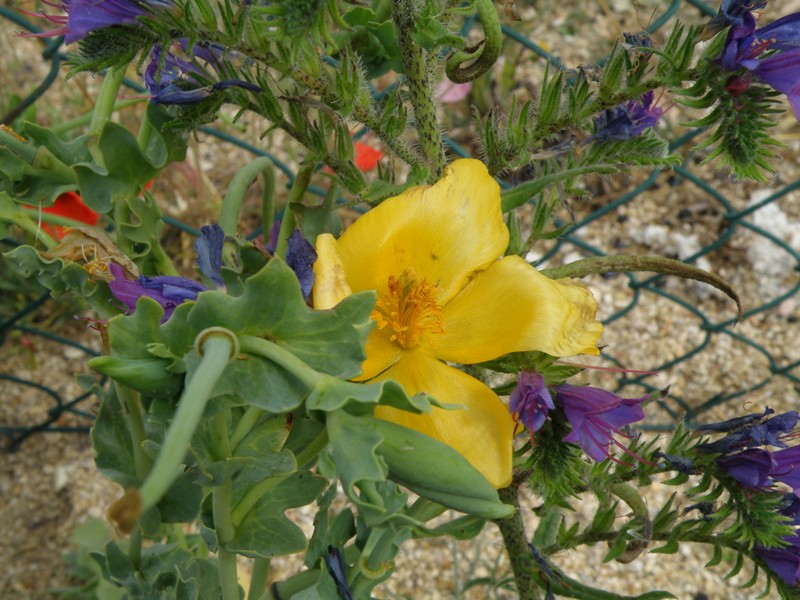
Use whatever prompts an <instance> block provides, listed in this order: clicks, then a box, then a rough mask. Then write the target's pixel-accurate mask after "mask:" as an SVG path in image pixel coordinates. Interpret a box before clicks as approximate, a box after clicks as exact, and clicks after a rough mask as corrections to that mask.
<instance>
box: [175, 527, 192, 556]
mask: <svg viewBox="0 0 800 600" xmlns="http://www.w3.org/2000/svg"><path fill="white" fill-rule="evenodd" d="M172 532H173V535H174V537H175V542H176V543H177V544H178V548H183V549H184V550H188V549H189V543H188V542H187V541H186V534H185V533H184V532H183V523H175V524H174V525H173V528H172Z"/></svg>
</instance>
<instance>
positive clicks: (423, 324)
mask: <svg viewBox="0 0 800 600" xmlns="http://www.w3.org/2000/svg"><path fill="white" fill-rule="evenodd" d="M436 289H437V286H436V285H435V284H432V283H428V281H427V280H425V279H423V280H421V281H420V280H419V279H418V278H417V273H416V271H414V270H413V269H409V270H407V271H404V272H403V274H402V275H400V277H395V276H393V275H392V276H390V277H389V281H388V293H387V294H385V295H381V297H380V298H378V303H377V304H376V306H375V310H374V311H372V319H373V320H374V321H375V322H376V323H377V324H378V329H385V328H387V327H388V328H389V329H391V332H392V333H391V338H390V339H391V341H393V342H397V343H398V344H400V346H402V347H403V348H414V347H415V346H418V345H419V340H420V338H421V337H422V335H423V334H424V333H444V321H443V319H442V307H441V306H439V304H438V303H437V302H436Z"/></svg>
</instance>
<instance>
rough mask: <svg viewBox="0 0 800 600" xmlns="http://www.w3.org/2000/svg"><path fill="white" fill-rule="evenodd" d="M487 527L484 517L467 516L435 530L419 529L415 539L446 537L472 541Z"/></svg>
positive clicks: (415, 531) (415, 533)
mask: <svg viewBox="0 0 800 600" xmlns="http://www.w3.org/2000/svg"><path fill="white" fill-rule="evenodd" d="M485 525H486V519H484V518H483V517H476V516H475V515H465V516H463V517H458V518H456V519H453V520H451V521H448V522H447V523H443V524H442V525H438V526H436V527H433V528H427V527H417V528H416V529H415V530H414V537H438V536H446V537H452V538H455V539H457V540H471V539H473V538H474V537H475V536H476V535H478V534H479V533H480V532H481V531H483V527H484V526H485Z"/></svg>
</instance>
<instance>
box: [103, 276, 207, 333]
mask: <svg viewBox="0 0 800 600" xmlns="http://www.w3.org/2000/svg"><path fill="white" fill-rule="evenodd" d="M108 268H109V271H111V274H112V275H113V276H114V279H113V280H112V281H111V282H110V283H109V284H108V287H109V288H111V293H112V294H114V297H116V299H117V300H119V301H120V302H122V303H123V304H124V305H125V306H126V307H127V308H128V310H129V311H131V312H133V311H134V310H136V301H137V300H139V298H141V297H142V296H147V297H148V298H152V299H153V300H155V301H156V302H158V303H159V304H160V305H161V306H162V308H163V309H164V316H163V317H162V319H161V322H162V323H164V322H165V321H167V319H169V318H170V316H172V312H173V311H174V310H175V307H176V306H178V305H179V304H181V303H182V302H185V301H186V300H195V299H197V294H199V293H200V292H204V291H206V290H208V288H207V287H206V286H204V285H203V284H202V283H197V282H196V281H192V280H191V279H186V278H185V277H176V276H173V275H160V276H157V277H147V276H145V275H142V276H141V277H139V278H138V279H128V278H127V277H125V270H124V269H123V268H122V267H120V266H119V265H118V264H116V263H113V262H112V263H111V264H110V265H109V266H108Z"/></svg>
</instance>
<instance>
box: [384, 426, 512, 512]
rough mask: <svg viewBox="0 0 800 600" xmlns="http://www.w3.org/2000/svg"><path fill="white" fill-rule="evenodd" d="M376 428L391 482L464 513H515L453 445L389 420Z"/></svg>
mask: <svg viewBox="0 0 800 600" xmlns="http://www.w3.org/2000/svg"><path fill="white" fill-rule="evenodd" d="M375 426H376V429H377V430H378V432H379V433H380V434H381V435H382V436H383V442H382V443H381V445H380V446H378V449H377V452H378V454H380V456H381V457H382V458H383V459H384V461H386V465H387V466H388V467H389V479H392V480H394V481H396V482H398V483H400V484H402V485H404V486H406V487H408V488H409V489H411V490H413V491H414V492H416V493H417V494H419V495H420V496H423V497H424V498H428V499H429V500H433V501H434V502H438V503H439V504H443V505H444V506H447V507H449V508H453V509H455V510H458V511H461V512H464V513H468V514H472V515H478V516H480V517H484V518H487V519H502V518H505V517H508V516H510V515H511V514H512V513H513V512H514V508H513V507H511V506H509V505H507V504H503V503H502V502H501V501H500V498H499V497H498V495H497V490H495V489H494V487H492V485H491V484H490V483H489V482H488V481H486V479H485V478H484V477H483V475H481V474H480V473H479V472H478V470H477V469H475V467H473V466H472V465H471V464H469V462H467V459H466V458H464V457H463V456H462V455H461V454H459V453H458V452H456V451H455V450H454V449H453V448H451V447H450V446H447V445H445V444H443V443H442V442H439V441H438V440H435V439H433V438H431V437H428V436H427V435H424V434H422V433H419V432H417V431H413V430H411V429H407V428H406V427H401V426H400V425H395V424H394V423H389V422H388V421H382V420H380V419H377V420H376V423H375Z"/></svg>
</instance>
